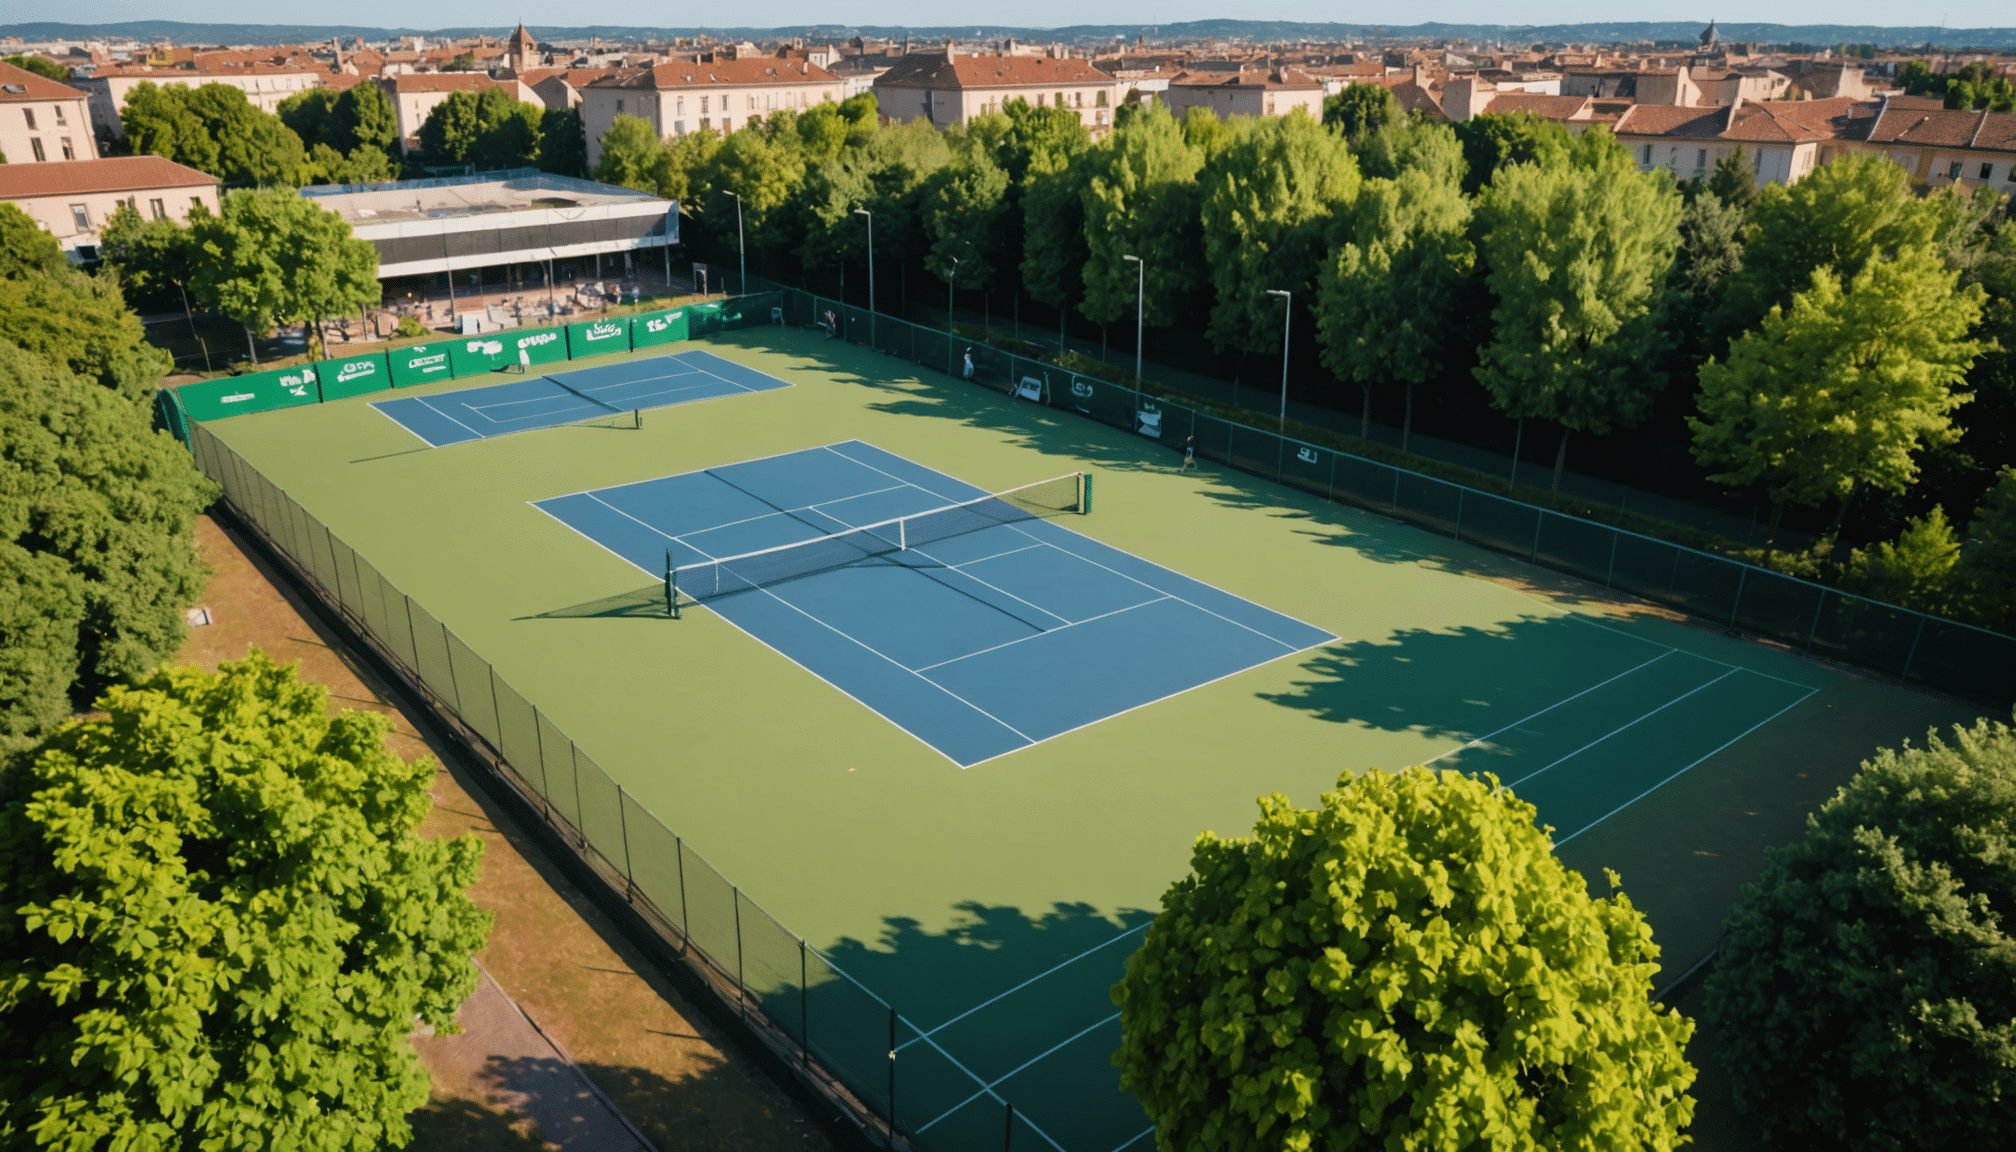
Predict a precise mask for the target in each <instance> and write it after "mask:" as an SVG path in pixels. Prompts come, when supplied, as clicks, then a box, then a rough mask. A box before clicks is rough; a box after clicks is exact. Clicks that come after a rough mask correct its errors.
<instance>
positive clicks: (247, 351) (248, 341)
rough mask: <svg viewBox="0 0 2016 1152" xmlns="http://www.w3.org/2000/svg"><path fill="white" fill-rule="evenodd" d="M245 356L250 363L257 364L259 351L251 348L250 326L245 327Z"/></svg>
mask: <svg viewBox="0 0 2016 1152" xmlns="http://www.w3.org/2000/svg"><path fill="white" fill-rule="evenodd" d="M245 355H246V356H248V357H250V358H251V360H252V363H254V364H257V363H259V349H257V348H254V347H253V346H252V326H251V325H250V324H247V325H245Z"/></svg>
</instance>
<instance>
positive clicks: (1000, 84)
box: [875, 52, 1113, 89]
mask: <svg viewBox="0 0 2016 1152" xmlns="http://www.w3.org/2000/svg"><path fill="white" fill-rule="evenodd" d="M1112 83H1113V77H1111V76H1109V75H1107V74H1106V73H1104V72H1102V71H1100V70H1099V69H1097V68H1094V67H1093V66H1092V62H1091V61H1090V60H1057V59H1053V58H1051V57H1048V56H959V57H957V58H955V59H951V60H947V59H946V58H945V54H944V53H943V52H913V53H911V54H910V55H908V56H905V57H903V58H901V59H899V60H897V61H896V63H895V64H893V65H891V66H890V68H889V71H887V72H884V73H883V74H882V76H881V78H880V79H878V80H876V81H875V86H876V87H878V88H885V87H886V88H941V89H943V88H1054V87H1056V86H1057V85H1059V84H1070V85H1075V84H1097V85H1100V86H1102V87H1104V86H1108V85H1111V84H1112Z"/></svg>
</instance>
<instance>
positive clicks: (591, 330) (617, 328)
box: [588, 320, 623, 344]
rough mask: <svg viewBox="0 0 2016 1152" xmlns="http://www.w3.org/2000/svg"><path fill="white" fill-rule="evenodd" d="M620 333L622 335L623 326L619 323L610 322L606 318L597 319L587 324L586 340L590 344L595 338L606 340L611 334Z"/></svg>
mask: <svg viewBox="0 0 2016 1152" xmlns="http://www.w3.org/2000/svg"><path fill="white" fill-rule="evenodd" d="M621 335H623V326H622V325H621V324H611V323H609V322H608V321H607V320H597V321H596V322H595V323H593V324H590V325H589V326H588V341H589V343H591V344H592V343H594V342H595V341H597V340H607V339H608V338H610V337H611V336H621Z"/></svg>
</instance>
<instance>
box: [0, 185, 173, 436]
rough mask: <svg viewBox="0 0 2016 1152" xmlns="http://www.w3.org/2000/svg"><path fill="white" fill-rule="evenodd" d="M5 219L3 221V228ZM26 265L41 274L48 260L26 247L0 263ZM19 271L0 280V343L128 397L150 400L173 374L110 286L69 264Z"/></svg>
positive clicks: (1, 217)
mask: <svg viewBox="0 0 2016 1152" xmlns="http://www.w3.org/2000/svg"><path fill="white" fill-rule="evenodd" d="M7 207H8V208H9V209H13V206H12V205H8V206H7ZM17 211H18V210H17ZM5 219H6V217H5V216H4V215H0V227H4V221H5ZM38 231H39V229H38ZM44 235H46V233H44ZM24 258H25V259H34V260H38V261H42V262H43V263H44V266H46V260H47V252H46V250H44V249H43V248H42V247H41V246H40V245H39V244H30V245H28V246H26V248H25V250H24V254H23V255H22V256H18V257H14V258H12V259H10V258H7V257H0V261H4V262H5V263H14V262H15V260H17V259H24ZM16 267H17V268H19V269H20V273H21V274H18V275H11V276H8V277H6V278H4V279H0V343H8V344H12V345H13V346H15V347H16V348H20V349H22V350H24V351H28V352H33V353H35V354H36V355H38V356H40V357H42V358H44V359H45V360H48V361H49V362H50V363H52V364H57V365H60V366H62V367H63V368H65V369H67V370H69V371H71V372H75V373H77V374H79V375H81V376H85V377H88V378H91V379H94V380H96V381H98V382H99V383H101V384H103V385H105V386H106V387H108V388H112V389H115V390H117V391H119V392H121V393H122V394H124V395H127V396H130V397H142V396H146V395H148V394H150V393H152V391H153V389H154V385H155V383H156V382H157V381H159V380H160V379H161V377H162V376H164V375H166V374H167V372H168V370H169V369H170V368H172V367H173V366H174V364H173V361H172V360H171V359H170V358H169V356H168V354H167V353H166V352H163V351H162V350H161V349H159V348H156V347H154V346H153V345H152V344H149V343H147V333H146V330H145V329H144V328H142V327H141V325H140V318H139V317H138V316H135V315H134V314H133V313H132V311H131V310H129V309H128V308H127V307H126V299H125V297H124V295H122V294H121V292H120V290H119V285H118V284H117V283H116V282H115V281H113V280H112V279H111V278H109V277H100V276H88V275H86V274H84V273H82V272H78V271H75V270H73V269H72V268H71V267H70V266H69V263H68V261H63V262H61V264H60V266H59V267H57V268H55V269H54V270H52V271H28V270H26V269H25V268H21V267H20V266H19V265H18V264H17V265H16Z"/></svg>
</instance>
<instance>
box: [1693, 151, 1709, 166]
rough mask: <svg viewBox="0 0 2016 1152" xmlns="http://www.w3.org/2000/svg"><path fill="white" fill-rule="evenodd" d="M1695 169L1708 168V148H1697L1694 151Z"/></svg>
mask: <svg viewBox="0 0 2016 1152" xmlns="http://www.w3.org/2000/svg"><path fill="white" fill-rule="evenodd" d="M1694 167H1696V168H1706V167H1708V150H1707V149H1706V148H1696V149H1695V150H1694Z"/></svg>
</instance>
